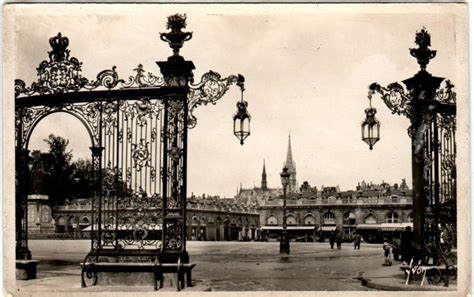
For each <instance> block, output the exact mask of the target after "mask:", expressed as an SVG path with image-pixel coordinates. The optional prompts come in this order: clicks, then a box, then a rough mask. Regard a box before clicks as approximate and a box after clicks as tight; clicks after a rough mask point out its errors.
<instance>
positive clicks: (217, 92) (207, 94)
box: [188, 70, 239, 129]
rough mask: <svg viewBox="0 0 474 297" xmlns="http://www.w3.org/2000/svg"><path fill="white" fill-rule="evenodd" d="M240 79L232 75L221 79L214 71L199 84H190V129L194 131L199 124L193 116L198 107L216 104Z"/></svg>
mask: <svg viewBox="0 0 474 297" xmlns="http://www.w3.org/2000/svg"><path fill="white" fill-rule="evenodd" d="M238 82H239V77H238V76H237V75H230V76H229V77H226V78H221V75H220V74H219V73H217V72H214V71H212V70H211V71H209V72H207V73H205V74H204V75H203V76H202V77H201V81H200V82H199V83H197V84H193V83H192V82H190V83H189V87H190V89H191V92H190V93H189V95H188V110H189V117H188V128H190V129H192V128H194V127H195V126H196V124H197V119H196V117H195V116H194V115H193V111H194V109H195V108H196V107H197V106H200V105H207V104H209V103H211V104H216V103H217V101H218V100H219V99H221V98H222V96H224V94H225V93H226V92H227V91H228V90H229V87H230V85H232V84H237V83H238Z"/></svg>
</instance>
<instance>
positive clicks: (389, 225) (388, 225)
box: [379, 223, 413, 231]
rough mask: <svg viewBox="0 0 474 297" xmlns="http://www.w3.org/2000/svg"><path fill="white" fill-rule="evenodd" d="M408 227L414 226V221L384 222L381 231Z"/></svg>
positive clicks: (401, 229)
mask: <svg viewBox="0 0 474 297" xmlns="http://www.w3.org/2000/svg"><path fill="white" fill-rule="evenodd" d="M406 227H411V228H413V223H382V224H380V228H379V230H380V231H405V229H406Z"/></svg>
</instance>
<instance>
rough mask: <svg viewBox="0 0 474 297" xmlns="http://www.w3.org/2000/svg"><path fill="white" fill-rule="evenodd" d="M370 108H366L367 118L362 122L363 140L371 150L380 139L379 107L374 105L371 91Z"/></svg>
mask: <svg viewBox="0 0 474 297" xmlns="http://www.w3.org/2000/svg"><path fill="white" fill-rule="evenodd" d="M368 98H369V108H367V109H366V110H365V120H364V121H363V122H362V124H361V128H362V129H361V130H362V140H363V141H364V142H365V143H367V144H368V145H369V148H370V150H372V148H373V146H374V145H375V143H376V142H377V141H379V139H380V122H379V121H378V120H377V119H376V118H375V114H376V113H377V109H375V108H373V107H372V93H371V92H369V96H368Z"/></svg>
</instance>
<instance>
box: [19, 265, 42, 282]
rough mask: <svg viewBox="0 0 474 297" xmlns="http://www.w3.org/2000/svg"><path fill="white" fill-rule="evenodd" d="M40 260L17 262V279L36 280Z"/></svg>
mask: <svg viewBox="0 0 474 297" xmlns="http://www.w3.org/2000/svg"><path fill="white" fill-rule="evenodd" d="M38 264H39V261H38V260H16V279H17V280H29V279H35V278H36V266H37V265H38Z"/></svg>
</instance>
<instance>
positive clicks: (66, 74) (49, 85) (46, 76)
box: [15, 33, 164, 104]
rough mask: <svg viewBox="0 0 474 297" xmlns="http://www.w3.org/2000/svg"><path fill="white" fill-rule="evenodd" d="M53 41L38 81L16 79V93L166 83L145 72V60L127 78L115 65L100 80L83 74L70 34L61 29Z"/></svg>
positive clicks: (27, 94)
mask: <svg viewBox="0 0 474 297" xmlns="http://www.w3.org/2000/svg"><path fill="white" fill-rule="evenodd" d="M49 43H50V45H51V47H52V49H53V50H52V51H49V52H48V54H49V61H47V60H44V61H42V62H41V63H40V65H39V66H38V68H37V69H36V70H37V81H36V82H33V83H32V84H31V86H29V87H28V86H27V85H26V83H25V82H24V81H23V80H21V79H16V80H15V97H19V96H20V95H26V96H33V95H47V94H57V93H71V92H78V91H91V90H95V89H98V88H105V89H108V90H111V89H114V88H116V87H117V86H120V87H121V88H144V87H159V86H162V85H163V84H164V79H163V78H162V77H158V76H155V75H153V74H152V73H150V72H148V73H147V75H145V74H144V73H145V70H144V69H143V65H142V64H139V65H138V66H137V68H135V69H134V71H135V72H136V74H135V75H133V76H130V77H129V79H128V81H127V82H126V81H125V80H123V79H120V78H119V75H118V73H117V71H116V67H115V66H113V67H112V69H106V70H103V71H101V72H99V74H97V76H96V80H89V79H87V78H85V77H83V76H82V62H80V61H79V60H78V59H77V58H75V57H70V56H69V53H70V50H69V49H67V47H68V46H69V39H68V38H67V37H64V36H62V35H61V33H58V35H57V36H55V37H52V38H50V40H49ZM54 104H56V103H54ZM57 104H60V102H58V103H57Z"/></svg>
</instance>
